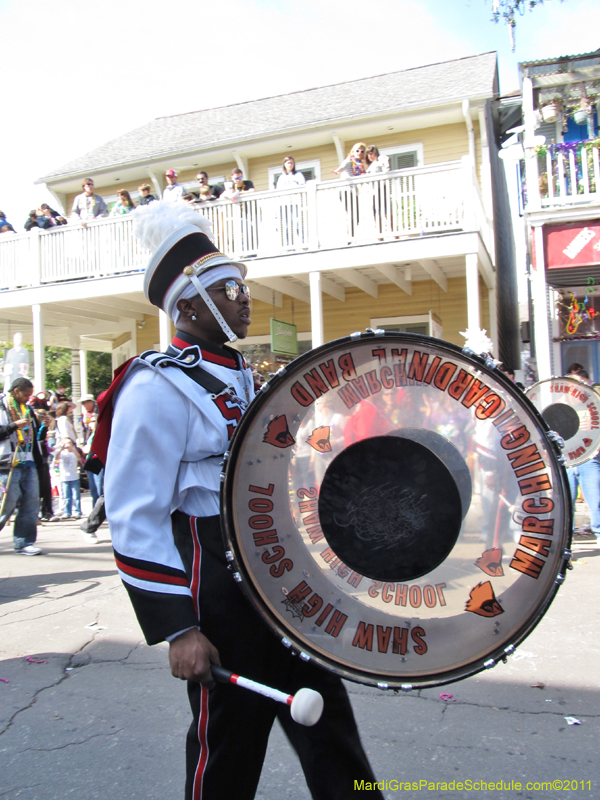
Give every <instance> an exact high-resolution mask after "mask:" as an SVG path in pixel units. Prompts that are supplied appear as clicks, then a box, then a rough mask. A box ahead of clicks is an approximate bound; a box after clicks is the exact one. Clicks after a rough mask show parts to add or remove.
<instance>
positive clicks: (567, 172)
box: [524, 142, 600, 208]
mask: <svg viewBox="0 0 600 800" xmlns="http://www.w3.org/2000/svg"><path fill="white" fill-rule="evenodd" d="M536 166H537V170H536V171H531V175H530V173H528V174H527V185H526V187H524V188H525V194H526V201H527V204H528V205H530V204H531V201H533V203H534V204H536V203H537V197H538V196H539V205H540V206H541V207H543V208H548V207H556V206H559V207H560V206H573V205H585V204H589V203H600V158H599V148H598V145H597V144H592V143H590V142H572V143H569V144H564V145H563V144H559V145H550V146H548V147H543V148H540V150H539V151H538V153H537V164H536ZM536 179H537V181H538V185H539V195H538V191H537V187H535V186H531V185H530V181H531V180H536Z"/></svg>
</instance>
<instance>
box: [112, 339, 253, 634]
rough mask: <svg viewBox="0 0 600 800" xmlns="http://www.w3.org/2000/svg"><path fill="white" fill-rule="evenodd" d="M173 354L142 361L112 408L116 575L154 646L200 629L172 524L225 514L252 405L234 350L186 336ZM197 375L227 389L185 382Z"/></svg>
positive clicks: (246, 375) (249, 384)
mask: <svg viewBox="0 0 600 800" xmlns="http://www.w3.org/2000/svg"><path fill="white" fill-rule="evenodd" d="M167 354H168V355H171V356H172V357H171V358H169V357H168V355H167V356H165V354H163V353H153V352H148V353H144V354H142V356H141V357H140V358H138V359H134V361H133V362H132V363H131V365H130V366H129V368H128V370H127V373H126V374H125V377H124V378H123V380H122V382H121V384H120V386H119V389H118V393H117V394H116V396H115V398H114V400H113V403H114V415H113V422H112V432H111V436H110V444H109V448H108V456H107V460H106V472H105V479H104V492H105V501H106V512H107V517H108V522H109V526H110V531H111V536H112V541H113V547H114V551H115V557H116V560H117V567H118V569H119V572H120V575H121V578H122V579H123V582H124V584H125V586H126V588H127V590H128V592H129V594H130V597H131V600H132V603H133V606H134V609H135V611H136V614H137V616H138V620H139V621H140V624H141V627H142V630H143V631H144V634H145V636H146V639H147V641H148V643H149V644H154V643H156V642H158V641H162V640H163V639H164V638H165V637H167V636H170V635H171V634H173V633H176V632H177V631H179V630H183V629H185V628H187V627H191V626H194V625H196V624H197V622H198V620H197V615H196V614H195V612H194V607H193V603H192V594H191V591H190V586H189V580H188V578H187V577H186V572H185V569H184V564H183V561H182V558H181V555H180V553H179V550H178V549H177V547H176V545H175V540H174V537H173V530H172V525H171V514H172V513H173V512H174V511H177V510H179V511H182V512H184V513H185V514H188V515H190V516H193V517H208V516H213V515H215V514H218V513H219V485H220V473H221V462H222V460H223V454H224V453H225V451H226V450H227V447H228V442H229V440H230V439H231V436H232V435H233V432H234V430H235V428H236V426H237V422H238V420H239V419H240V418H241V416H242V413H243V412H244V410H245V408H246V407H247V404H248V402H249V401H250V400H251V399H252V398H253V396H254V388H253V381H252V373H251V371H250V370H249V369H248V368H247V367H246V364H245V361H244V359H243V358H242V357H241V355H240V354H239V353H238V352H236V351H235V350H233V349H230V348H217V347H214V346H211V345H208V344H206V343H204V342H200V341H199V340H197V339H194V337H192V336H189V335H187V334H183V333H181V332H178V334H177V336H176V337H175V338H174V340H173V343H172V345H171V346H170V347H169V350H168V351H167ZM175 362H177V363H181V364H182V367H183V368H182V367H178V366H175V365H174V363H175ZM193 366H200V367H201V368H202V369H204V370H206V371H207V372H210V373H211V374H212V375H214V376H215V377H217V378H218V379H219V380H221V381H222V382H223V383H225V384H226V385H227V387H228V389H227V390H224V391H223V392H222V393H221V394H220V395H218V396H214V395H211V394H210V393H209V392H208V391H207V390H206V389H204V388H203V387H202V386H200V385H198V383H196V382H195V381H194V380H193V379H192V378H191V377H190V376H189V375H186V368H188V367H193Z"/></svg>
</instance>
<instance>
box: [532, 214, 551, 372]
mask: <svg viewBox="0 0 600 800" xmlns="http://www.w3.org/2000/svg"><path fill="white" fill-rule="evenodd" d="M543 233H544V228H543V226H542V225H537V226H536V227H535V228H533V236H534V237H535V260H534V261H532V264H531V267H532V269H531V300H532V302H533V335H534V337H535V358H536V363H537V370H538V380H539V381H543V380H546V378H551V377H552V355H551V352H550V347H551V345H550V327H549V325H548V293H547V290H546V271H545V268H544V265H545V263H546V256H545V253H544V235H543Z"/></svg>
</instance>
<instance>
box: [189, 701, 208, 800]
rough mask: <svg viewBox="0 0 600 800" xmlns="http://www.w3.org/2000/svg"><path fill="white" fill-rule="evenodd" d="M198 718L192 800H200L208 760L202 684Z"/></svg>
mask: <svg viewBox="0 0 600 800" xmlns="http://www.w3.org/2000/svg"><path fill="white" fill-rule="evenodd" d="M200 692H201V698H200V719H199V720H198V741H199V742H200V757H199V759H198V766H197V767H196V774H195V775H194V789H193V793H192V797H193V800H202V783H203V781H204V770H205V769H206V763H207V761H208V742H207V741H206V729H207V727H208V689H207V688H206V686H202V687H201V689H200Z"/></svg>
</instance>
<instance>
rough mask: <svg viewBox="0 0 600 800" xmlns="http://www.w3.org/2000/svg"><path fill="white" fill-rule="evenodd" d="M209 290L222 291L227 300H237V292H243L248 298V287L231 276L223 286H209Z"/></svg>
mask: <svg viewBox="0 0 600 800" xmlns="http://www.w3.org/2000/svg"><path fill="white" fill-rule="evenodd" d="M207 291H209V292H221V291H224V292H225V294H226V295H227V299H228V300H237V298H238V295H239V293H240V292H241V293H242V294H245V295H246V297H247V298H248V300H249V299H250V289H249V288H248V287H247V286H246V284H244V283H241V284H240V283H237V282H236V281H234V280H233V278H232V279H231V280H229V281H227V282H226V283H225V286H209V287H208V290H207Z"/></svg>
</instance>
